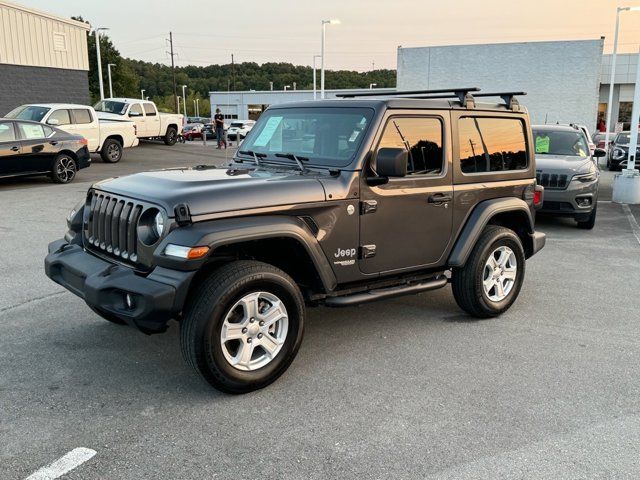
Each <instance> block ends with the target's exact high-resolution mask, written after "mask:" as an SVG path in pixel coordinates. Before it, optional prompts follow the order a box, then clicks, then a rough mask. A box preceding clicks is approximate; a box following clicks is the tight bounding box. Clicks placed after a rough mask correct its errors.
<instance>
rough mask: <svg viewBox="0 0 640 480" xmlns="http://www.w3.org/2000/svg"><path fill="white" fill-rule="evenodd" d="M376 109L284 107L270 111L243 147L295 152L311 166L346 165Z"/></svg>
mask: <svg viewBox="0 0 640 480" xmlns="http://www.w3.org/2000/svg"><path fill="white" fill-rule="evenodd" d="M372 116H373V109H370V108H347V107H345V108H342V107H337V108H324V107H309V108H282V109H275V110H271V111H269V110H267V111H266V112H265V113H263V114H262V115H261V116H260V119H259V120H258V122H257V123H256V124H255V126H254V127H253V128H252V129H251V131H250V132H249V134H248V135H247V138H246V140H245V141H244V143H243V144H242V149H243V150H245V151H252V152H255V153H263V154H265V155H266V157H265V158H267V159H269V160H272V159H273V160H278V161H282V159H280V158H278V157H276V154H277V153H281V154H287V153H292V154H294V155H296V156H298V157H304V158H305V159H308V163H309V164H311V165H328V166H333V167H344V166H347V165H349V163H351V161H352V160H353V157H354V156H355V154H356V152H357V151H358V148H359V147H360V144H361V143H362V138H363V137H364V135H365V133H366V131H367V129H368V128H369V124H370V123H371V117H372Z"/></svg>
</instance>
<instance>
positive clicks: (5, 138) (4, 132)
mask: <svg viewBox="0 0 640 480" xmlns="http://www.w3.org/2000/svg"><path fill="white" fill-rule="evenodd" d="M15 139H16V132H15V131H14V130H13V125H12V124H11V123H0V142H13V141H14V140H15Z"/></svg>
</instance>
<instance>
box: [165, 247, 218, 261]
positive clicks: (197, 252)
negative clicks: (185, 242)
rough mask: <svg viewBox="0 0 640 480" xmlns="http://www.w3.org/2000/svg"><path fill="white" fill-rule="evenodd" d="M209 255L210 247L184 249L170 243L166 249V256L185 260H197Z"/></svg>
mask: <svg viewBox="0 0 640 480" xmlns="http://www.w3.org/2000/svg"><path fill="white" fill-rule="evenodd" d="M208 253H209V247H206V246H203V247H184V246H182V245H174V244H172V243H170V244H169V245H167V246H166V247H165V249H164V254H165V255H167V256H169V257H177V258H184V259H185V260H197V259H199V258H202V257H205V256H206V255H207V254H208Z"/></svg>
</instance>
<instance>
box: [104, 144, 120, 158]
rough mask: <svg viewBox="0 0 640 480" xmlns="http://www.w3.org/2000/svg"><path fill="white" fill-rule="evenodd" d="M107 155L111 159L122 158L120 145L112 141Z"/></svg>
mask: <svg viewBox="0 0 640 480" xmlns="http://www.w3.org/2000/svg"><path fill="white" fill-rule="evenodd" d="M107 156H108V157H109V159H110V160H118V159H119V158H120V146H119V145H118V144H116V143H112V144H110V145H109V148H107Z"/></svg>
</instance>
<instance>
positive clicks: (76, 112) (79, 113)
mask: <svg viewBox="0 0 640 480" xmlns="http://www.w3.org/2000/svg"><path fill="white" fill-rule="evenodd" d="M72 112H73V118H74V120H75V122H74V123H77V124H86V123H91V122H93V118H92V117H91V112H90V111H89V110H87V109H86V108H75V109H73V110H72Z"/></svg>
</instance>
